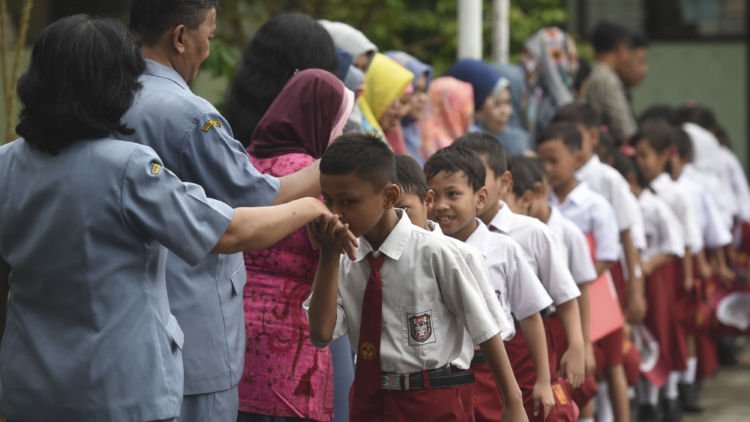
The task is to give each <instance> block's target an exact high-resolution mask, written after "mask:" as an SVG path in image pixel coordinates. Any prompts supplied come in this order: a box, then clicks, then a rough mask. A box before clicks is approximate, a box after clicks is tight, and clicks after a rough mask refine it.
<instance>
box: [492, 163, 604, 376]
mask: <svg viewBox="0 0 750 422" xmlns="http://www.w3.org/2000/svg"><path fill="white" fill-rule="evenodd" d="M508 171H510V173H511V175H512V176H513V187H512V189H511V190H510V192H509V193H508V195H507V196H506V204H507V205H508V206H509V207H510V209H511V210H512V211H513V212H514V213H516V214H521V215H528V216H529V217H533V218H536V219H537V220H539V221H541V222H542V223H545V224H546V225H547V227H549V228H550V229H551V230H552V233H553V234H554V235H555V239H556V240H557V241H558V242H559V247H560V250H561V251H562V252H563V256H564V257H565V258H566V263H567V264H568V270H569V271H570V274H571V275H572V276H573V280H574V281H575V282H576V284H577V285H578V288H579V289H580V290H581V297H579V298H578V302H579V308H580V309H579V310H580V313H581V325H582V327H581V328H582V332H583V341H584V347H585V351H586V353H585V364H586V376H587V377H588V376H593V375H594V373H595V372H596V361H595V359H594V348H593V344H592V342H591V337H590V335H589V319H590V315H589V295H588V284H589V283H591V282H593V281H594V280H596V278H597V274H596V269H595V268H594V262H593V261H592V260H591V253H590V252H589V247H588V244H587V243H586V236H585V235H584V234H583V232H582V231H581V229H579V228H578V226H576V225H575V223H573V222H572V221H570V220H568V219H567V218H565V217H563V215H562V213H560V210H558V209H557V207H554V206H552V205H550V204H549V201H548V199H549V197H550V187H549V182H548V181H547V176H546V173H545V172H544V168H543V167H542V163H541V162H540V161H539V160H538V159H535V158H531V157H525V156H517V157H511V158H510V159H509V160H508ZM556 323H559V321H556ZM552 340H553V342H556V343H563V347H558V346H557V345H555V349H556V350H558V352H561V351H562V350H565V349H564V343H565V339H564V338H559V337H558V336H554V335H553V336H552ZM560 358H561V356H560V355H559V354H558V356H557V359H558V360H559V359H560Z"/></svg>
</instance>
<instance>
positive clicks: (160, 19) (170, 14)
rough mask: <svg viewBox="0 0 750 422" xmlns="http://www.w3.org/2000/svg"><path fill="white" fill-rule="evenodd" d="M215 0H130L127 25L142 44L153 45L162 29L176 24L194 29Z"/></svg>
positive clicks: (161, 33)
mask: <svg viewBox="0 0 750 422" xmlns="http://www.w3.org/2000/svg"><path fill="white" fill-rule="evenodd" d="M218 4H219V1H218V0H133V3H132V5H131V6H130V29H131V30H132V31H133V32H134V33H135V34H136V35H137V37H138V40H139V41H140V42H141V43H143V44H144V45H148V46H150V45H154V44H156V42H157V41H159V39H160V38H161V37H162V35H164V32H165V31H167V30H168V29H171V28H173V27H175V26H177V25H185V26H187V27H188V28H190V29H196V28H198V27H199V26H201V24H202V23H203V21H205V20H206V14H207V13H208V11H209V10H211V9H216V7H217V6H218Z"/></svg>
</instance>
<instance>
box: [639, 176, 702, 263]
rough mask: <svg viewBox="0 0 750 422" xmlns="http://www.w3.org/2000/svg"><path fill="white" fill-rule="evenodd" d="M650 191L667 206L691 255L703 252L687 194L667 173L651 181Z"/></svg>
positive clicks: (693, 212) (696, 223)
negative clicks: (677, 223)
mask: <svg viewBox="0 0 750 422" xmlns="http://www.w3.org/2000/svg"><path fill="white" fill-rule="evenodd" d="M651 189H653V191H654V192H656V195H657V196H658V197H659V198H661V199H663V200H664V202H666V204H667V205H668V206H669V209H671V210H672V212H673V213H674V215H676V216H677V220H678V221H679V222H680V226H681V227H682V234H683V236H684V238H685V245H686V246H687V248H688V249H690V253H691V254H695V253H697V252H700V251H701V250H703V238H702V237H701V235H700V230H699V227H698V222H697V221H696V218H695V211H694V210H693V206H692V205H691V203H690V199H689V198H688V197H687V194H686V193H685V192H684V190H682V189H681V188H680V187H679V186H678V185H677V183H675V181H674V180H672V178H671V177H669V175H668V174H667V173H662V174H660V175H659V176H658V177H657V178H656V179H654V180H652V181H651Z"/></svg>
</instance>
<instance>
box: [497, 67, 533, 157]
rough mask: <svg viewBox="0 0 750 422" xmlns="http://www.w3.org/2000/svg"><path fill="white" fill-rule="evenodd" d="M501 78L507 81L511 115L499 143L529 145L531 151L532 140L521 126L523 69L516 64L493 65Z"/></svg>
mask: <svg viewBox="0 0 750 422" xmlns="http://www.w3.org/2000/svg"><path fill="white" fill-rule="evenodd" d="M493 66H494V67H495V69H496V70H497V71H498V73H499V74H500V77H501V78H505V79H507V80H508V82H509V85H508V91H509V92H510V100H511V105H512V106H513V114H511V115H510V120H509V121H508V127H507V128H505V131H503V133H501V134H500V142H502V143H503V145H506V144H508V145H526V144H528V145H529V149H530V150H533V149H534V148H533V145H531V144H532V143H533V139H530V138H529V132H527V131H526V129H525V128H524V126H523V122H522V120H521V119H522V117H523V110H524V108H525V107H524V105H525V104H526V102H527V100H526V77H525V75H524V73H523V69H522V68H521V67H520V66H519V65H516V64H508V63H497V64H494V65H493Z"/></svg>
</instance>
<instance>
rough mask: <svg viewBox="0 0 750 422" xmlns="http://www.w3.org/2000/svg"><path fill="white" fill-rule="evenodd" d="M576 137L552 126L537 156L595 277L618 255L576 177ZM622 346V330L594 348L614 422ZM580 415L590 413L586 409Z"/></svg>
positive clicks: (621, 382) (606, 213) (624, 409)
mask: <svg viewBox="0 0 750 422" xmlns="http://www.w3.org/2000/svg"><path fill="white" fill-rule="evenodd" d="M582 138H583V136H582V131H581V130H580V129H579V127H578V126H577V125H576V124H573V123H553V124H552V125H550V126H548V127H547V128H546V129H545V130H544V132H542V135H541V136H540V138H539V140H538V143H537V152H538V153H539V157H540V158H541V160H542V161H543V162H544V167H545V170H546V171H547V175H548V179H549V183H550V186H551V187H552V195H550V197H549V200H550V203H551V204H552V205H555V206H557V207H558V209H559V210H560V212H561V213H562V214H563V215H564V216H565V217H566V218H568V219H569V220H571V221H573V223H575V224H576V225H577V226H578V227H579V228H580V229H581V230H582V231H583V232H584V233H586V235H587V236H588V237H589V241H590V242H592V243H593V248H592V249H593V250H594V253H593V256H594V267H595V268H596V271H597V275H601V274H603V273H604V272H606V271H607V270H609V268H610V267H611V266H612V264H613V263H614V262H616V261H617V259H618V257H619V249H618V233H617V222H616V218H615V216H614V211H613V210H612V207H611V205H609V203H608V202H607V200H606V199H604V197H603V196H601V195H599V194H597V193H596V192H594V191H593V190H592V189H590V188H589V187H588V186H587V185H586V183H581V182H579V181H578V179H577V178H576V169H577V168H578V167H580V162H581V161H582V160H583V158H584V156H583V155H582V154H581V148H582V144H583V140H582ZM622 346H623V331H622V329H616V330H614V331H613V332H611V333H609V334H607V335H606V336H604V337H603V338H601V339H600V340H599V341H597V347H598V348H600V349H601V350H602V352H603V353H602V357H603V358H602V360H601V364H600V365H599V366H600V367H601V368H602V369H603V373H604V378H605V379H606V381H607V385H608V388H609V397H610V402H611V403H612V410H613V413H614V418H615V420H616V421H627V420H629V413H630V412H629V411H630V409H629V405H628V393H627V381H626V379H625V372H624V369H623V359H622V350H623V347H622ZM602 411H604V410H602V409H600V412H602ZM584 416H585V417H591V416H592V415H591V414H590V411H587V412H586V413H585V414H584Z"/></svg>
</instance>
